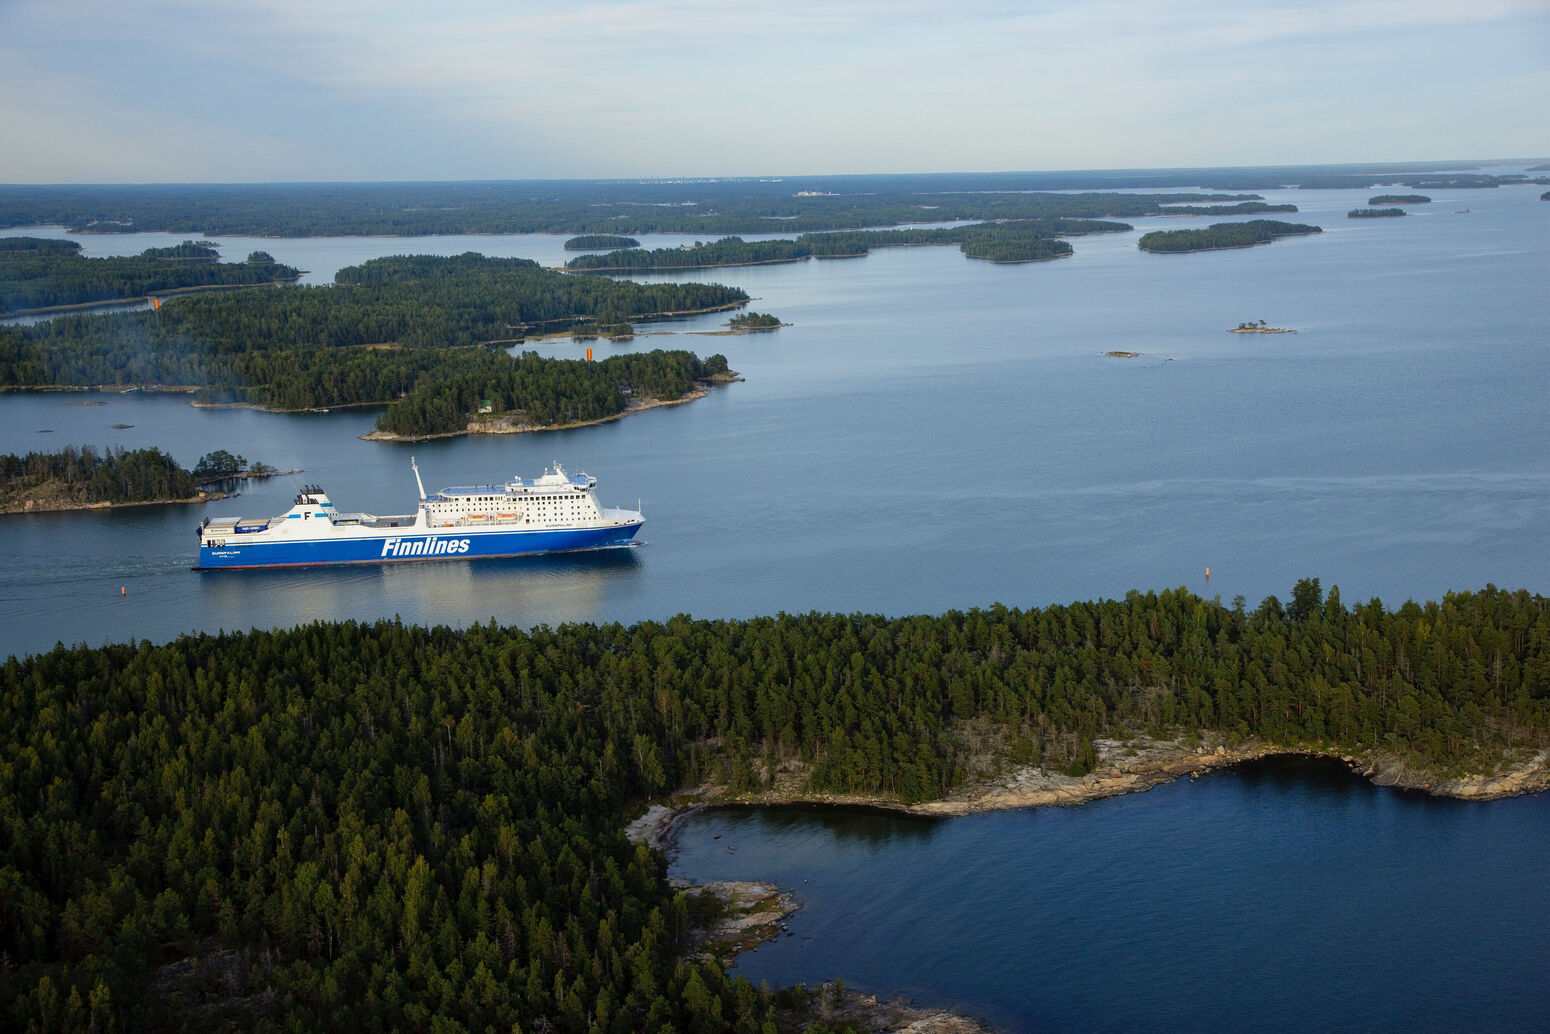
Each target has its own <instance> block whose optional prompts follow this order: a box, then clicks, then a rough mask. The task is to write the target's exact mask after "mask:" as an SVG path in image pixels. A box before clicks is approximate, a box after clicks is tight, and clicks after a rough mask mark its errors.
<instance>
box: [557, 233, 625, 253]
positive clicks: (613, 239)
mask: <svg viewBox="0 0 1550 1034" xmlns="http://www.w3.org/2000/svg"><path fill="white" fill-rule="evenodd" d="M638 247H640V241H638V240H636V239H635V238H634V237H620V236H619V235H618V234H614V233H588V234H582V235H581V236H580V237H572V238H571V239H570V240H568V241H566V242H565V250H566V251H617V250H618V249H620V248H638Z"/></svg>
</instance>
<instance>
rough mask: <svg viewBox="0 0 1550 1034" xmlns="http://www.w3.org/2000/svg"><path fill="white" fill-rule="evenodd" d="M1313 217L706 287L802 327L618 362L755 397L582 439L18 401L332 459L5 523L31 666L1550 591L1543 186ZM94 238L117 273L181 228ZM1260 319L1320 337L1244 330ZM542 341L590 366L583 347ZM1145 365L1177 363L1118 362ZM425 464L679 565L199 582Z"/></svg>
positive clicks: (133, 440) (1157, 222) (622, 424)
mask: <svg viewBox="0 0 1550 1034" xmlns="http://www.w3.org/2000/svg"><path fill="white" fill-rule="evenodd" d="M1283 197H1284V198H1286V199H1290V200H1293V201H1295V203H1297V204H1298V205H1299V206H1301V208H1302V212H1301V214H1300V215H1299V216H1298V217H1297V218H1299V219H1303V220H1306V221H1309V222H1314V223H1317V224H1319V225H1322V226H1324V227H1325V232H1324V233H1323V234H1322V235H1319V236H1316V237H1306V238H1295V239H1287V240H1282V241H1278V242H1276V243H1274V244H1271V245H1268V246H1264V247H1259V248H1252V249H1247V250H1240V251H1220V252H1208V253H1203V254H1196V255H1148V254H1145V253H1142V252H1140V251H1139V250H1137V248H1136V247H1135V241H1136V238H1137V236H1139V234H1140V233H1141V232H1142V231H1144V230H1146V229H1151V228H1154V227H1177V226H1188V225H1199V224H1200V222H1201V221H1200V220H1187V219H1152V220H1142V221H1140V222H1138V223H1137V229H1136V231H1134V232H1131V233H1126V234H1120V235H1110V236H1103V237H1084V238H1077V239H1075V241H1074V244H1075V247H1076V255H1075V256H1074V257H1072V258H1067V259H1061V260H1058V261H1055V262H1046V263H1036V264H1030V265H1016V266H998V265H990V264H986V263H983V262H976V261H973V260H970V259H966V258H965V257H964V256H963V255H962V254H960V253H959V252H958V250H957V249H956V248H951V247H934V248H899V249H888V250H882V251H878V252H876V253H874V254H872V255H870V256H868V257H866V258H862V259H852V260H845V261H828V262H817V261H810V262H801V263H795V264H791V265H778V266H760V267H751V268H743V269H737V268H730V269H720V270H712V271H709V272H707V273H703V274H699V276H700V278H702V279H713V280H720V281H724V282H728V283H733V284H737V285H739V286H741V287H744V288H745V289H747V290H748V292H749V293H750V294H751V295H753V297H754V301H753V303H752V305H751V308H754V309H756V310H759V311H768V312H774V313H776V314H777V315H779V316H780V317H781V318H782V319H784V320H786V321H787V322H790V323H792V324H794V325H793V326H790V327H787V328H785V329H782V330H780V331H777V332H775V333H772V334H766V335H756V336H744V337H705V336H699V334H700V332H708V331H711V332H713V331H715V330H717V329H719V328H720V326H721V325H722V324H723V323H724V321H725V318H726V317H725V315H724V314H717V315H707V316H703V317H696V318H693V319H688V320H682V321H679V322H675V323H669V324H659V325H654V326H652V327H651V328H648V329H650V330H652V331H660V332H662V333H660V335H648V336H642V337H639V338H637V339H636V342H635V343H634V344H632V345H628V346H622V345H620V346H616V345H609V344H607V343H598V344H596V345H594V348H595V349H600V350H602V351H604V352H606V351H608V350H610V349H614V348H625V347H629V348H642V347H668V348H689V349H693V350H695V351H697V352H699V353H700V354H702V355H708V354H710V353H713V352H718V351H719V352H723V353H725V354H726V355H727V357H728V359H729V360H730V361H731V364H732V366H733V368H734V369H737V370H740V371H741V372H742V373H743V374H744V376H745V377H746V378H747V380H746V382H745V383H741V384H733V385H730V386H727V387H724V388H719V389H717V390H716V391H714V392H713V393H712V394H711V395H710V397H709V398H706V399H704V400H701V401H698V402H694V403H691V404H689V405H684V406H679V407H675V408H667V409H658V410H653V411H650V412H647V413H644V414H641V415H637V416H632V417H629V418H627V419H625V420H622V421H618V422H615V423H611V424H606V425H602V426H598V427H592V428H585V429H580V430H574V431H565V432H552V433H548V434H542V435H533V434H527V435H516V436H508V437H495V438H477V439H456V440H449V441H439V442H432V443H424V444H418V445H395V444H380V443H370V442H363V441H360V440H359V439H358V438H357V437H356V436H357V435H359V434H361V433H362V432H365V431H368V430H370V428H371V426H372V421H373V419H374V414H373V413H372V412H371V411H367V410H342V411H335V412H332V413H328V414H317V415H309V416H281V415H274V414H265V413H257V412H252V411H246V410H216V411H210V410H197V409H194V408H192V407H190V406H188V405H187V404H186V401H185V400H183V399H181V398H169V397H148V396H145V395H106V396H75V395H71V396H66V395H31V396H18V395H8V396H3V397H0V452H17V453H25V452H28V451H31V450H56V449H59V448H61V447H62V446H64V445H65V444H77V445H79V444H87V443H90V444H94V445H96V446H98V447H106V446H111V445H123V446H125V447H126V448H135V447H141V446H149V445H157V446H160V447H161V448H163V449H164V450H167V451H170V452H171V453H172V454H173V455H174V456H175V457H176V458H177V459H178V460H180V461H181V462H182V463H183V464H185V465H186V466H192V465H193V464H194V463H195V462H196V461H197V460H198V459H199V457H200V456H201V455H203V454H204V453H206V452H208V451H210V450H212V449H228V450H230V451H232V452H235V453H240V454H242V455H244V456H246V457H248V458H249V459H256V460H263V461H264V462H267V463H270V464H272V465H274V466H277V467H280V468H282V469H285V468H290V467H300V468H303V469H304V471H305V473H304V474H302V475H298V476H296V477H285V478H277V479H274V480H272V481H270V482H268V483H266V484H254V485H252V486H251V487H250V488H249V489H248V490H247V491H246V493H245V494H244V495H243V496H242V498H240V499H238V500H235V501H226V502H220V503H216V504H212V505H210V506H208V507H194V506H189V507H164V508H149V509H140V510H124V511H119V512H115V513H94V514H82V513H67V514H47V515H37V516H20V517H16V516H13V517H6V518H4V519H0V556H3V557H4V558H5V563H4V564H3V565H0V656H4V655H5V654H7V653H12V652H15V653H27V652H34V651H38V650H46V649H49V648H50V647H51V646H52V645H53V644H54V643H55V642H56V641H57V642H64V643H74V642H80V641H84V642H87V643H92V644H97V643H103V642H107V641H113V640H123V639H129V638H149V639H152V640H158V641H160V640H166V639H168V638H171V637H173V636H175V635H177V634H179V633H182V632H186V631H191V630H198V629H207V630H215V629H227V630H231V629H243V628H248V627H251V626H255V625H256V626H262V627H269V626H276V625H283V626H288V625H292V624H295V623H297V622H303V621H312V620H318V619H323V620H332V619H340V618H360V619H374V618H378V617H391V616H393V615H395V614H396V615H399V616H401V617H402V618H403V619H404V620H405V621H409V622H416V623H427V624H431V623H449V624H458V625H461V624H468V623H470V622H475V621H485V620H488V619H490V618H492V617H493V618H495V619H496V620H497V621H500V622H507V623H514V624H518V625H524V626H531V625H536V624H539V623H547V624H551V625H552V624H557V623H559V622H562V621H612V620H617V621H622V622H626V623H628V622H633V621H637V620H641V619H646V618H653V619H658V618H666V617H670V616H672V615H673V614H676V613H681V612H682V613H689V614H692V615H694V616H697V617H721V616H749V615H755V614H768V613H774V612H776V611H780V610H785V611H791V612H801V611H808V610H814V609H818V610H833V611H843V612H851V611H867V612H880V613H885V614H893V615H897V614H905V613H914V612H938V611H941V610H944V609H947V608H953V607H957V608H968V607H975V606H987V605H989V604H991V603H994V602H1001V603H1005V604H1007V605H1009V606H1032V605H1042V604H1049V603H1064V602H1069V601H1072V600H1078V599H1092V598H1097V597H1118V596H1123V595H1124V594H1125V593H1126V592H1127V591H1129V590H1131V589H1142V590H1146V589H1160V588H1167V587H1174V586H1180V585H1184V586H1188V587H1189V588H1191V589H1193V590H1195V591H1197V592H1202V593H1204V594H1206V595H1215V594H1219V595H1220V596H1221V597H1222V599H1223V600H1224V601H1231V600H1232V598H1233V597H1234V596H1236V595H1238V594H1240V593H1241V594H1243V595H1244V596H1245V597H1247V599H1248V601H1249V603H1250V605H1251V606H1252V605H1254V604H1257V603H1258V602H1259V600H1261V599H1262V598H1263V597H1264V596H1266V595H1268V594H1270V593H1276V594H1278V595H1281V596H1282V597H1285V596H1286V595H1288V594H1289V592H1290V589H1291V586H1292V585H1293V583H1295V582H1296V580H1297V579H1299V578H1302V577H1307V576H1316V577H1319V578H1320V579H1322V581H1323V584H1324V585H1325V587H1326V588H1327V587H1328V586H1330V585H1339V586H1340V588H1341V591H1342V594H1343V598H1344V599H1345V600H1346V601H1347V603H1351V602H1355V601H1358V600H1366V599H1369V598H1371V597H1373V596H1379V597H1381V598H1382V599H1384V600H1385V601H1386V602H1389V603H1391V604H1398V603H1400V602H1403V600H1404V599H1405V598H1406V597H1416V598H1423V599H1424V598H1436V597H1438V596H1440V595H1441V594H1442V593H1444V592H1447V591H1448V590H1451V589H1469V588H1479V587H1481V586H1483V585H1485V584H1486V583H1487V582H1493V583H1495V584H1497V585H1501V586H1510V587H1525V588H1528V589H1530V590H1533V591H1536V592H1547V591H1550V520H1547V519H1546V516H1545V515H1546V512H1547V505H1546V504H1547V503H1550V419H1547V417H1550V412H1547V408H1550V407H1547V401H1546V400H1547V398H1550V334H1547V332H1546V328H1547V327H1550V291H1547V290H1546V289H1545V286H1544V271H1545V270H1546V269H1547V268H1550V203H1546V202H1542V201H1539V200H1537V198H1538V191H1536V190H1534V189H1533V188H1530V187H1511V188H1502V189H1495V190H1479V191H1455V192H1452V193H1449V194H1446V195H1443V196H1440V197H1439V199H1438V200H1437V201H1436V202H1435V203H1433V204H1431V205H1429V206H1422V207H1419V208H1416V209H1413V210H1412V211H1413V213H1414V214H1412V215H1410V216H1408V217H1406V218H1402V219H1388V220H1350V219H1346V218H1345V212H1346V210H1347V209H1349V208H1351V207H1353V206H1356V205H1359V204H1361V203H1362V202H1363V201H1365V196H1364V193H1357V192H1350V191H1307V192H1300V191H1287V192H1284V193H1283V194H1282V195H1271V200H1280V199H1282V198H1283ZM1465 208H1467V209H1470V212H1469V213H1468V214H1457V213H1456V211H1455V210H1457V209H1465ZM15 232H24V231H15ZM53 232H55V233H57V232H58V231H57V230H56V231H53ZM82 240H83V241H84V243H85V245H86V247H87V250H88V251H89V252H90V253H93V254H105V253H107V252H109V251H113V252H118V253H126V252H127V253H137V252H139V251H141V250H143V249H144V248H146V247H148V246H151V245H153V244H162V243H167V242H168V241H170V240H171V238H170V237H168V236H167V235H149V234H141V235H133V236H131V237H121V236H97V237H85V238H82ZM671 240H678V238H647V239H646V241H645V243H646V244H648V245H651V244H659V243H664V242H667V241H671ZM218 242H219V243H220V245H221V248H222V251H223V253H224V254H225V255H226V257H228V258H232V257H236V258H242V257H245V256H246V255H247V254H248V252H250V251H252V250H255V249H258V248H263V249H264V250H267V251H269V252H271V253H272V254H273V255H274V256H275V257H276V258H277V259H279V260H280V261H282V262H289V263H294V264H296V265H298V266H300V267H302V268H305V269H310V270H312V271H313V272H312V274H311V279H314V280H317V281H320V282H321V281H327V280H329V279H330V278H331V277H332V274H333V271H334V270H335V269H337V268H338V267H340V266H342V265H346V264H350V263H354V262H359V261H362V260H365V259H367V258H370V257H373V256H378V255H383V254H391V253H395V252H411V251H438V252H444V253H455V252H460V251H464V250H468V249H479V250H481V251H484V252H487V253H490V254H501V255H525V256H529V257H533V258H536V259H538V260H539V261H540V262H543V263H545V264H557V263H559V262H560V261H561V260H562V259H563V258H564V252H563V251H562V250H561V247H560V246H561V244H562V242H563V238H561V237H558V236H515V237H465V238H450V239H447V238H434V239H426V240H399V239H383V238H364V239H345V240H337V239H334V240H284V239H274V240H260V239H241V238H225V237H223V238H219V239H218ZM1258 319H1264V320H1267V321H1268V322H1269V323H1270V324H1271V325H1272V326H1281V327H1289V328H1294V329H1296V331H1297V333H1296V334H1284V335H1274V336H1258V335H1241V334H1229V333H1226V331H1227V329H1228V328H1230V327H1233V326H1236V325H1237V324H1238V323H1239V321H1241V320H1258ZM543 350H544V351H545V352H547V353H550V354H556V355H572V356H579V355H580V354H581V348H580V346H577V345H575V344H573V343H571V342H569V341H568V340H566V341H565V342H563V343H546V344H545V345H544V346H543ZM1116 350H1122V351H1134V352H1140V353H1143V354H1142V355H1141V356H1140V357H1139V358H1131V359H1119V358H1110V357H1107V356H1106V355H1105V354H1104V353H1106V352H1109V351H1116ZM85 402H93V403H103V404H101V405H83V404H82V403H85ZM114 424H128V425H132V426H129V427H127V428H117V429H116V428H114V427H113V425H114ZM411 455H414V456H416V457H418V460H419V465H420V469H421V471H422V472H423V473H424V475H425V480H426V483H427V487H428V488H432V489H434V488H436V487H439V486H440V485H443V484H468V483H471V482H480V483H487V482H490V481H498V480H501V479H503V478H505V477H509V476H510V475H512V474H515V473H521V474H523V475H527V476H531V475H534V474H537V473H540V472H541V471H542V470H543V468H544V467H545V466H546V465H547V464H549V463H551V462H553V461H554V460H559V461H560V462H562V463H563V464H565V466H566V467H567V469H572V470H586V471H587V472H588V473H591V474H593V475H595V476H596V477H597V478H598V492H599V494H600V497H601V498H602V500H603V502H604V503H605V505H629V506H634V505H635V503H636V501H637V500H639V502H640V503H641V505H642V506H643V508H644V511H645V514H646V518H647V520H646V526H645V529H644V530H643V532H642V538H643V539H644V540H645V542H646V544H645V545H644V546H642V547H641V548H639V549H635V550H630V551H625V552H623V553H622V554H621V553H613V554H609V555H603V556H597V557H581V558H562V559H553V558H550V559H530V560H516V561H508V562H494V563H490V562H485V563H479V564H469V563H464V562H452V563H436V564H414V565H400V566H388V567H381V568H364V569H355V570H314V571H291V572H283V573H273V574H235V573H229V572H228V573H219V572H215V573H203V574H201V573H196V572H193V571H190V570H189V567H190V565H191V564H192V563H193V561H194V557H195V538H194V527H195V525H196V524H197V523H198V522H199V520H200V519H201V518H202V517H203V516H204V515H205V514H206V513H211V514H233V513H237V512H239V511H240V512H241V513H242V514H243V515H249V516H272V515H274V514H277V513H280V512H283V511H284V510H285V509H286V508H287V507H288V506H289V504H290V501H291V497H292V495H293V494H294V492H295V491H296V489H297V486H298V485H300V484H302V483H305V482H318V483H321V484H322V485H323V486H324V487H325V488H326V489H327V490H328V491H329V493H330V494H331V495H332V496H333V498H334V500H335V502H336V503H337V504H338V505H339V506H340V507H341V508H342V509H345V510H356V509H364V510H367V511H372V512H378V513H400V512H405V511H407V510H410V509H412V507H413V503H414V498H415V488H414V480H413V477H412V475H411V474H410V471H409V458H410V456H411ZM1207 567H1209V568H1210V569H1211V580H1210V582H1209V583H1207V582H1206V581H1205V577H1204V575H1205V569H1206V568H1207ZM121 588H122V589H124V590H125V594H124V595H121V594H120V589H121Z"/></svg>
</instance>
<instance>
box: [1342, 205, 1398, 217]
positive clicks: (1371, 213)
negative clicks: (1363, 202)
mask: <svg viewBox="0 0 1550 1034" xmlns="http://www.w3.org/2000/svg"><path fill="white" fill-rule="evenodd" d="M1409 214H1410V213H1409V212H1406V211H1405V210H1404V209H1403V208H1353V209H1351V210H1350V211H1349V212H1347V213H1346V218H1347V219H1389V218H1393V217H1394V216H1397V215H1409Z"/></svg>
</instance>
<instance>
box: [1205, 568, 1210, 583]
mask: <svg viewBox="0 0 1550 1034" xmlns="http://www.w3.org/2000/svg"><path fill="white" fill-rule="evenodd" d="M1210 580H1211V569H1210V568H1209V567H1208V568H1206V581H1208V582H1209V581H1210Z"/></svg>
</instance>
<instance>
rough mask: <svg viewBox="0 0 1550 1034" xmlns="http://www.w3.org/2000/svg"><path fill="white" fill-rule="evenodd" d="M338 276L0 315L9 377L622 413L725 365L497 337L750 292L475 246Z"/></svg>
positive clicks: (396, 419) (211, 394) (706, 306)
mask: <svg viewBox="0 0 1550 1034" xmlns="http://www.w3.org/2000/svg"><path fill="white" fill-rule="evenodd" d="M335 279H336V284H335V286H333V287H307V286H287V287H279V288H274V289H271V290H265V291H245V292H234V293H225V294H208V295H192V296H187V297H183V298H178V299H176V300H175V301H171V302H169V303H167V304H165V305H163V306H162V307H161V309H160V310H159V311H158V312H129V313H113V314H107V315H94V316H63V317H58V318H56V319H53V320H50V321H48V322H46V323H39V324H36V325H33V326H26V327H15V326H12V327H0V389H13V390H14V389H37V388H58V387H93V386H104V385H112V386H117V387H120V388H122V387H129V386H137V385H153V386H155V385H160V386H168V385H181V386H188V387H192V388H196V389H197V393H196V395H195V398H196V399H197V400H198V402H200V403H202V404H243V405H254V406H260V407H263V408H266V409H274V410H285V411H295V410H307V409H323V408H333V407H337V406H351V405H384V406H386V407H387V408H386V410H385V411H384V412H383V414H382V415H381V417H380V418H379V420H378V428H379V429H380V430H382V431H383V432H384V433H386V434H389V435H398V436H410V437H421V436H426V435H431V434H448V433H456V432H459V431H462V430H466V428H467V425H468V422H469V418H470V416H471V414H473V413H474V410H475V408H477V407H478V404H479V403H481V402H482V401H483V400H486V399H488V400H490V401H491V402H492V404H494V405H496V406H498V407H499V406H509V407H511V409H512V410H520V411H521V412H520V413H516V412H510V411H508V410H507V409H501V408H497V409H496V410H495V411H494V412H493V413H492V414H491V416H492V418H494V419H499V418H501V417H505V416H510V417H511V418H512V419H513V420H517V421H521V422H525V423H526V424H530V425H532V426H545V425H552V424H562V423H564V424H569V423H575V422H580V421H588V420H597V419H604V418H607V417H611V416H614V415H617V414H619V413H621V412H624V411H625V408H626V407H627V405H628V400H627V399H626V398H625V395H624V392H622V391H621V390H620V389H621V386H623V387H624V388H626V389H629V390H630V392H631V395H632V398H634V399H636V400H643V399H646V398H656V399H669V400H671V399H677V398H681V397H683V396H684V394H685V393H687V392H689V391H691V390H693V387H694V383H695V381H697V380H703V379H706V378H709V377H713V376H715V375H716V373H717V372H718V371H717V370H715V369H714V368H713V367H714V366H715V364H714V363H711V362H710V361H706V362H701V361H700V360H699V359H698V358H697V357H694V356H692V355H690V354H689V353H685V352H676V353H660V354H659V353H653V355H654V356H657V357H656V358H652V357H627V356H626V357H616V358H617V359H619V360H620V362H619V363H615V364H614V365H613V366H609V365H607V363H613V362H614V361H613V360H608V361H606V362H605V363H602V364H587V363H585V362H583V361H581V360H563V359H540V358H538V357H537V356H522V357H520V358H517V359H513V358H512V357H511V356H509V355H507V354H506V352H505V350H504V347H502V346H504V345H505V344H507V343H512V342H516V341H520V340H522V339H524V338H525V337H526V336H527V335H529V334H533V333H538V332H546V331H554V330H569V329H572V328H577V327H584V328H586V327H593V326H597V325H603V326H607V325H617V324H627V323H629V322H631V321H634V320H649V319H652V318H659V317H662V316H666V315H672V314H676V313H683V312H706V311H715V310H718V309H734V308H737V307H739V306H741V305H743V304H744V303H746V302H747V300H748V295H747V294H746V293H745V292H743V291H741V290H739V289H736V288H729V287H723V286H721V285H719V284H660V283H659V284H637V283H633V282H630V281H621V280H611V279H608V278H604V277H576V276H567V275H565V274H563V273H559V272H555V271H553V270H545V269H540V268H539V267H538V265H537V263H535V262H531V261H529V260H526V259H491V258H486V257H484V256H482V255H477V254H473V253H468V254H464V255H458V256H452V257H440V256H424V255H419V256H396V257H392V258H384V259H376V260H373V261H371V262H367V263H364V264H362V265H360V266H351V267H347V268H345V269H342V270H340V271H339V273H338V275H337V276H336V278H335ZM487 345H494V346H497V347H494V348H490V347H484V346H487ZM713 358H714V357H713ZM721 362H722V365H724V362H725V361H724V360H722V361H721ZM624 367H628V369H627V370H626V369H624ZM609 378H614V379H613V380H610V379H609ZM479 384H482V385H483V387H479V386H477V385H479ZM470 402H472V403H474V404H473V405H470V404H469V403H470Z"/></svg>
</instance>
